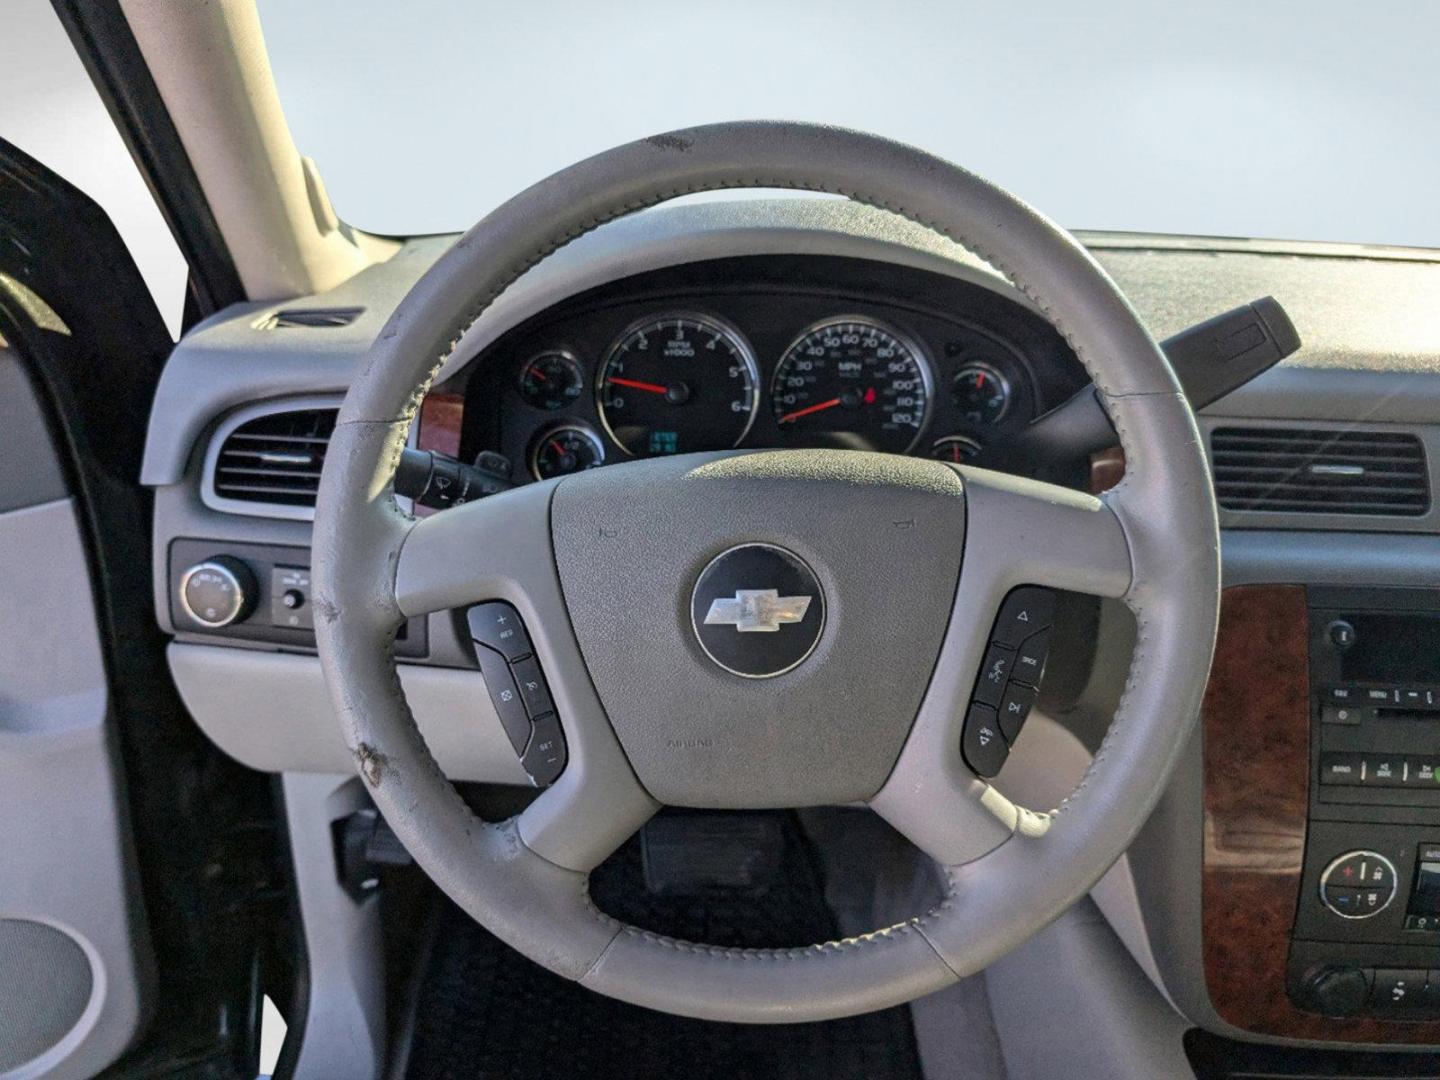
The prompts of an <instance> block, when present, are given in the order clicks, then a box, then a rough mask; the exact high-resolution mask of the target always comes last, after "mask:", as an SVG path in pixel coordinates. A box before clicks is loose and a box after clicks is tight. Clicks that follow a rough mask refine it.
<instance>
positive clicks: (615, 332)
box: [462, 257, 1085, 480]
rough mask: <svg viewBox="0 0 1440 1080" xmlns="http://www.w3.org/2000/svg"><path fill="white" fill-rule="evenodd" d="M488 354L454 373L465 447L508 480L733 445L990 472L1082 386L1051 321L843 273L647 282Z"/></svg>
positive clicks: (967, 295)
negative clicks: (1015, 439)
mask: <svg viewBox="0 0 1440 1080" xmlns="http://www.w3.org/2000/svg"><path fill="white" fill-rule="evenodd" d="M802 269H803V272H800V271H802ZM707 271H708V280H707ZM488 352H489V354H487V355H485V356H483V357H482V358H477V362H475V363H472V364H471V365H469V367H468V368H467V371H466V378H467V379H468V385H467V386H466V388H465V389H464V394H465V401H466V407H465V420H464V428H463V431H464V438H463V440H462V448H463V451H464V453H465V454H466V455H467V456H474V455H475V454H477V453H479V452H481V451H490V452H499V453H501V454H504V455H506V456H507V457H509V458H510V459H511V461H512V462H514V465H515V467H514V479H516V480H522V479H545V478H548V477H553V476H559V475H563V474H566V473H571V472H576V471H579V470H582V469H589V468H595V467H597V466H601V465H606V464H610V463H613V462H616V461H623V460H628V459H630V458H642V457H652V456H656V455H664V454H682V453H690V452H694V451H707V450H729V449H733V448H743V447H764V448H779V447H832V448H841V449H857V450H875V451H881V452H887V453H896V454H928V455H930V456H933V457H937V458H942V459H944V460H947V461H955V462H961V461H979V462H980V463H981V464H996V463H997V462H996V459H997V458H1003V451H1004V444H1005V442H1006V438H1007V435H1008V434H1013V432H1014V431H1016V430H1018V428H1021V427H1023V426H1024V425H1025V424H1027V423H1028V422H1029V421H1030V420H1031V419H1033V418H1034V417H1035V416H1037V415H1038V414H1039V413H1040V412H1041V411H1043V410H1044V409H1045V408H1049V407H1052V406H1053V405H1054V404H1057V403H1058V402H1059V401H1061V400H1064V398H1065V397H1068V396H1069V394H1071V393H1073V392H1074V391H1075V390H1076V389H1078V388H1079V387H1080V386H1082V385H1083V384H1084V381H1085V380H1084V376H1083V374H1082V373H1080V372H1079V370H1078V364H1077V363H1075V361H1074V358H1073V356H1071V355H1070V354H1069V351H1068V349H1067V348H1066V347H1065V345H1064V343H1063V341H1062V340H1061V339H1060V337H1059V335H1058V334H1056V333H1055V332H1054V330H1053V329H1052V328H1051V327H1050V326H1049V325H1048V323H1046V322H1045V321H1044V320H1043V319H1040V318H1039V317H1038V316H1036V315H1035V314H1034V313H1033V312H1031V311H1029V310H1028V309H1027V308H1024V307H1021V306H1020V305H1019V304H1017V303H1015V302H1014V301H1010V300H1007V299H1005V298H1004V297H1003V296H1000V295H998V294H996V293H995V292H994V291H992V290H988V289H985V288H983V287H980V286H977V285H974V284H972V283H968V282H964V281H960V280H954V279H949V278H945V277H942V276H941V275H938V274H933V273H930V272H926V271H919V270H913V269H910V268H905V267H894V266H889V265H886V264H870V263H858V264H857V263H856V262H855V261H854V260H838V259H814V260H803V259H799V258H794V257H792V258H779V257H772V258H770V259H764V258H761V257H756V258H754V259H749V260H725V261H723V263H712V264H698V265H695V266H690V267H678V268H675V269H674V270H673V271H670V272H668V273H658V272H657V273H655V274H650V275H645V276H644V277H642V278H637V279H630V281H629V282H624V283H620V284H619V285H617V286H610V287H607V288H606V289H604V290H598V291H597V293H595V294H592V295H589V296H586V297H580V298H576V299H575V300H573V301H570V302H567V303H565V304H562V305H560V306H558V307H557V308H554V309H551V310H550V311H549V312H546V313H545V314H544V315H542V316H539V317H537V318H535V319H532V320H531V321H530V322H529V323H527V324H525V325H522V326H521V327H519V328H517V330H515V331H512V332H511V333H510V334H508V335H507V336H506V337H505V338H503V339H501V340H500V341H499V342H497V343H496V344H495V345H494V346H492V347H491V349H490V350H489V351H488ZM481 360H483V362H479V361H481ZM987 459H988V460H987Z"/></svg>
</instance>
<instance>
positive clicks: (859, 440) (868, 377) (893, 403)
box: [770, 317, 930, 454]
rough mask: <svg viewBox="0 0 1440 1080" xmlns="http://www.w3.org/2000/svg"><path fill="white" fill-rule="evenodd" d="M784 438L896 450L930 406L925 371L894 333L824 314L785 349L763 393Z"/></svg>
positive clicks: (913, 436)
mask: <svg viewBox="0 0 1440 1080" xmlns="http://www.w3.org/2000/svg"><path fill="white" fill-rule="evenodd" d="M770 402H771V407H772V408H773V410H774V413H775V422H776V423H777V424H778V425H779V427H780V431H781V432H782V433H783V434H784V435H785V436H786V438H787V439H788V440H789V441H792V442H796V443H799V444H802V445H807V446H840V447H850V448H853V449H866V450H881V451H885V452H887V453H893V454H903V453H907V452H908V451H909V450H910V449H911V448H913V447H914V445H915V443H916V441H917V440H918V439H919V438H920V433H921V431H922V430H924V427H925V421H926V419H927V418H928V416H929V411H930V371H929V367H928V365H927V363H926V361H925V359H924V357H923V356H922V355H921V354H920V351H919V350H918V349H917V348H916V347H915V346H914V345H912V344H911V343H910V342H909V341H908V340H907V339H905V338H904V337H902V336H901V335H900V333H899V332H898V331H895V330H892V329H890V328H889V327H887V326H885V325H883V324H881V323H878V322H875V321H874V320H871V319H866V318H860V317H850V318H839V319H829V320H827V321H825V322H823V323H821V324H819V325H818V326H814V327H811V328H810V329H809V330H807V331H806V332H805V333H804V334H802V335H801V336H800V339H799V340H798V341H796V342H795V343H794V344H793V345H791V346H790V348H789V349H787V350H786V351H785V355H784V357H783V358H782V359H781V360H780V366H779V367H778V368H776V370H775V380H774V383H773V385H772V387H771V392H770Z"/></svg>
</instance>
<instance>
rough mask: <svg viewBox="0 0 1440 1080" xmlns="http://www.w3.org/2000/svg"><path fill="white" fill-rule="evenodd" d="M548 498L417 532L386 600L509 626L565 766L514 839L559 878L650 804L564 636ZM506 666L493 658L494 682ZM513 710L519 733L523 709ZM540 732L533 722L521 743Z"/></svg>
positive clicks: (536, 491)
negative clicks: (496, 613)
mask: <svg viewBox="0 0 1440 1080" xmlns="http://www.w3.org/2000/svg"><path fill="white" fill-rule="evenodd" d="M554 487H555V485H554V484H553V483H546V484H532V485H529V486H527V487H523V488H517V489H515V490H514V491H509V492H505V493H504V494H502V495H495V496H492V497H490V498H488V499H485V500H482V501H479V502H473V503H467V504H465V505H463V506H457V507H453V508H452V509H449V510H446V511H445V512H444V513H443V514H436V515H434V516H433V517H428V518H425V519H423V520H421V521H419V522H417V523H416V524H415V525H414V526H413V527H412V528H411V530H410V532H409V534H408V535H407V536H406V537H405V542H404V544H403V546H402V547H401V548H400V557H399V560H398V564H397V566H396V570H395V600H396V603H397V604H398V606H399V608H400V610H401V611H402V612H403V613H404V614H405V615H406V616H407V617H414V616H416V615H421V614H425V613H428V612H433V611H445V610H450V609H460V608H466V607H469V606H470V605H472V604H478V603H482V602H485V601H492V600H501V601H504V602H506V603H508V604H509V605H511V607H513V608H514V609H515V612H516V613H518V614H519V617H520V619H521V621H522V623H523V633H524V634H525V635H527V636H528V639H529V643H530V646H531V647H532V648H533V651H534V659H535V660H537V661H538V663H539V668H540V670H541V671H542V672H543V676H541V677H542V678H543V680H544V683H545V684H546V685H547V686H548V690H549V694H550V697H551V699H552V701H553V704H554V716H555V717H556V718H557V719H558V721H559V730H560V733H559V736H558V737H559V739H560V741H561V742H562V744H563V750H562V753H563V754H564V755H565V765H564V769H563V771H562V772H561V773H560V774H559V776H558V778H557V779H556V780H555V781H554V783H553V784H551V785H550V786H549V787H548V788H547V789H546V791H545V792H544V794H542V795H541V796H540V797H539V798H538V799H537V800H536V801H535V802H534V803H532V804H531V805H530V806H529V807H528V808H527V809H526V811H525V813H524V814H522V815H521V817H520V821H519V833H520V837H521V838H522V839H523V840H524V842H525V843H526V845H527V846H528V847H530V848H531V850H533V851H534V852H535V853H536V854H537V855H540V856H542V857H543V858H545V859H547V860H549V861H550V862H552V863H555V864H556V865H558V866H562V867H565V868H567V869H570V870H590V869H591V868H593V867H594V866H596V865H598V864H599V863H600V862H602V861H604V859H605V857H606V856H607V855H609V854H610V853H611V852H612V851H613V850H614V849H615V848H617V847H619V846H620V844H622V843H623V842H624V841H625V839H626V838H627V837H629V836H630V835H631V834H632V833H633V832H634V831H635V830H636V829H638V828H639V827H640V826H641V825H643V824H644V823H645V822H646V821H647V820H648V819H649V818H650V816H651V815H652V814H653V813H654V812H655V811H656V809H658V806H659V804H658V803H656V802H655V801H654V800H653V799H652V798H650V796H649V795H648V794H646V792H645V791H644V789H643V788H642V787H641V785H640V783H639V781H638V780H636V778H635V774H634V772H633V771H632V770H631V768H630V765H629V762H628V761H627V760H626V758H625V754H624V751H623V750H622V749H621V747H620V744H619V742H618V741H617V740H616V738H615V733H614V730H613V729H612V728H611V726H610V721H609V719H608V718H607V716H606V714H605V711H604V709H603V707H602V706H601V703H600V700H599V698H598V697H597V696H596V694H595V689H594V687H593V686H592V685H591V683H590V679H589V677H588V675H587V674H586V668H585V663H584V661H583V659H582V657H581V655H580V648H579V645H578V643H577V642H576V640H575V635H574V633H573V631H572V630H571V627H570V617H569V614H568V613H567V611H566V608H565V599H564V596H563V594H562V592H561V587H560V580H559V578H558V577H557V575H556V573H555V556H554V552H553V550H552V546H551V538H550V497H551V494H552V493H553V491H554ZM482 648H483V646H482ZM522 651H523V652H529V651H530V650H529V649H524V650H522ZM506 660H507V657H505V656H503V655H500V654H497V655H496V656H495V659H494V662H495V664H496V665H497V666H498V667H499V669H500V670H501V671H502V672H504V671H505V670H506V669H507V666H508V665H507V664H506ZM521 662H522V663H523V662H524V661H523V660H522V661H521ZM486 670H490V668H486ZM510 670H519V668H518V666H515V667H511V668H510ZM517 692H520V691H518V687H517ZM520 696H521V697H522V698H523V697H524V694H523V692H520ZM492 697H493V695H492ZM513 705H514V707H515V709H516V711H517V713H518V715H519V722H520V723H521V724H522V725H523V724H524V723H525V712H526V711H528V702H527V703H525V704H524V705H523V707H522V703H521V702H518V701H517V702H514V703H513ZM541 725H542V721H541V720H540V719H539V718H537V719H536V720H535V721H534V728H533V730H532V733H531V735H530V736H529V738H530V739H531V740H533V739H535V738H538V737H539V734H538V733H540V732H541V730H542V728H541ZM551 726H553V724H552V725H551ZM552 737H554V736H552ZM519 742H520V743H522V744H523V743H524V742H525V738H524V736H520V737H519ZM517 753H521V754H526V755H527V756H526V758H525V760H528V752H527V750H526V749H525V748H524V746H521V745H517Z"/></svg>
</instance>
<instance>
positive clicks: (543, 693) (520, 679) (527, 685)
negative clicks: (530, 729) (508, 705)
mask: <svg viewBox="0 0 1440 1080" xmlns="http://www.w3.org/2000/svg"><path fill="white" fill-rule="evenodd" d="M510 673H511V674H512V675H514V676H515V683H516V685H517V686H519V687H520V697H521V699H522V700H523V701H524V702H525V710H526V711H527V712H528V713H529V714H530V715H531V716H539V715H541V714H542V713H547V712H554V711H555V703H554V702H553V701H551V700H550V691H549V689H548V688H547V687H546V686H545V676H544V675H542V674H541V673H540V661H538V660H536V659H535V657H533V656H527V657H526V658H525V659H524V660H516V661H515V663H513V664H511V665H510Z"/></svg>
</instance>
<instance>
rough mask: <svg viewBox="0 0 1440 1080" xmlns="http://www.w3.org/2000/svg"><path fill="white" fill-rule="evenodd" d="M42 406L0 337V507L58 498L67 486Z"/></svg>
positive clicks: (34, 503)
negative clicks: (53, 449) (42, 451)
mask: <svg viewBox="0 0 1440 1080" xmlns="http://www.w3.org/2000/svg"><path fill="white" fill-rule="evenodd" d="M49 446H50V432H49V431H48V430H46V427H45V412H44V410H43V409H42V408H41V406H40V402H39V400H38V399H37V398H36V396H35V391H34V389H33V388H32V387H31V385H30V379H29V376H27V375H26V373H25V368H24V366H23V365H22V364H21V363H20V358H19V357H18V356H17V355H16V354H15V353H13V352H11V351H10V350H9V349H7V348H5V347H4V343H3V342H0V513H3V512H4V511H6V510H14V509H16V508H18V507H22V506H35V505H37V504H39V503H46V502H53V501H54V500H55V499H63V498H65V496H66V495H68V494H69V492H68V491H67V489H66V486H65V474H64V473H63V472H62V471H61V468H60V460H59V459H58V458H57V457H56V456H55V455H54V454H53V453H50V452H46V453H37V449H38V448H39V447H46V448H48V447H49Z"/></svg>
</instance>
